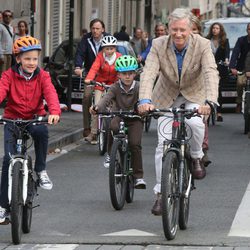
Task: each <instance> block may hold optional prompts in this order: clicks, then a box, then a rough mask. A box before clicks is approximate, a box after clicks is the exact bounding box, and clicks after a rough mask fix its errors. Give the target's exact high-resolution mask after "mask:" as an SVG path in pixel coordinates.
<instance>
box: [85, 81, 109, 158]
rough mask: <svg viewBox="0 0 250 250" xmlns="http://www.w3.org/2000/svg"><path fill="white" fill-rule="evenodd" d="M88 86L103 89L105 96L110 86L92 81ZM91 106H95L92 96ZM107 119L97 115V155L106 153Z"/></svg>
mask: <svg viewBox="0 0 250 250" xmlns="http://www.w3.org/2000/svg"><path fill="white" fill-rule="evenodd" d="M89 85H90V86H100V87H103V88H104V93H103V94H105V93H106V92H107V91H108V89H109V88H110V86H111V85H106V84H104V83H100V82H96V81H94V80H92V81H91V82H90V84H89ZM92 105H95V102H94V96H93V99H92ZM109 123H110V121H109V117H107V116H104V115H99V116H98V133H97V136H98V140H97V141H98V149H99V154H100V155H104V154H105V153H106V152H107V145H108V129H109Z"/></svg>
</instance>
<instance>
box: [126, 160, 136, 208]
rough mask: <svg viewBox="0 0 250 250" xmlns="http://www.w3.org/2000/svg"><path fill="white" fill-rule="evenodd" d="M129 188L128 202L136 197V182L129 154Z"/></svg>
mask: <svg viewBox="0 0 250 250" xmlns="http://www.w3.org/2000/svg"><path fill="white" fill-rule="evenodd" d="M127 157H128V158H127V160H126V162H127V172H128V173H127V190H126V202H127V203H132V202H133V199H134V191H135V182H134V176H133V169H132V167H131V157H130V156H128V155H127Z"/></svg>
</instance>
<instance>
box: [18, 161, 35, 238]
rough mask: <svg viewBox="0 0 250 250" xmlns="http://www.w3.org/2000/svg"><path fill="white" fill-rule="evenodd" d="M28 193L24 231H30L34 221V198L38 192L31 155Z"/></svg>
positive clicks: (24, 209)
mask: <svg viewBox="0 0 250 250" xmlns="http://www.w3.org/2000/svg"><path fill="white" fill-rule="evenodd" d="M28 169H29V175H28V195H27V200H26V204H25V205H24V207H23V224H22V229H23V233H29V232H30V228H31V221H32V208H33V199H34V196H35V195H36V192H37V186H36V182H35V180H34V179H33V174H32V172H33V169H32V159H31V157H29V160H28Z"/></svg>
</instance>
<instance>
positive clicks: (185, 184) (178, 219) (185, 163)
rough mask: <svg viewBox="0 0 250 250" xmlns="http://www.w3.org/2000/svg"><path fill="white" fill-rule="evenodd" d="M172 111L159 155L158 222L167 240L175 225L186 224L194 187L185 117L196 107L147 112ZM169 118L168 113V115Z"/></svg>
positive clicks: (172, 237)
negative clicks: (168, 136) (169, 136)
mask: <svg viewBox="0 0 250 250" xmlns="http://www.w3.org/2000/svg"><path fill="white" fill-rule="evenodd" d="M169 112H170V113H172V114H173V123H172V139H171V140H167V139H165V140H164V143H163V152H164V153H163V158H162V179H161V194H162V223H163V230H164V235H165V237H166V239H167V240H172V239H174V238H175V236H176V233H177V229H178V224H179V228H180V229H181V230H185V229H186V228H187V224H188V217H189V204H190V195H191V190H193V189H195V186H194V179H193V178H192V174H191V163H192V159H191V156H190V152H189V151H190V150H189V148H190V147H189V144H188V142H189V140H190V138H191V137H192V131H191V129H190V135H189V136H188V137H187V130H186V124H185V119H188V118H191V117H192V116H198V113H197V109H185V108H183V107H181V108H170V109H156V110H154V111H151V112H150V114H149V115H151V116H154V117H155V118H158V117H160V116H165V117H168V115H167V113H169ZM171 118H172V116H171Z"/></svg>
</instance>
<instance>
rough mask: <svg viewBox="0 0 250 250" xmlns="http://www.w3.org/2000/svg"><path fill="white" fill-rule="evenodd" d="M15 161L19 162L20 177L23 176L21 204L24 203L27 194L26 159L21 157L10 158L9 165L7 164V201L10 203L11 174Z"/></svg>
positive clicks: (27, 172) (27, 171)
mask: <svg viewBox="0 0 250 250" xmlns="http://www.w3.org/2000/svg"><path fill="white" fill-rule="evenodd" d="M16 162H21V164H22V168H21V169H20V171H21V174H22V177H23V183H22V184H23V187H22V197H23V204H25V203H26V199H27V194H28V174H29V170H28V159H23V158H11V160H10V165H9V172H8V178H9V184H8V198H9V203H11V199H12V175H13V167H14V165H15V163H16Z"/></svg>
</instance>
